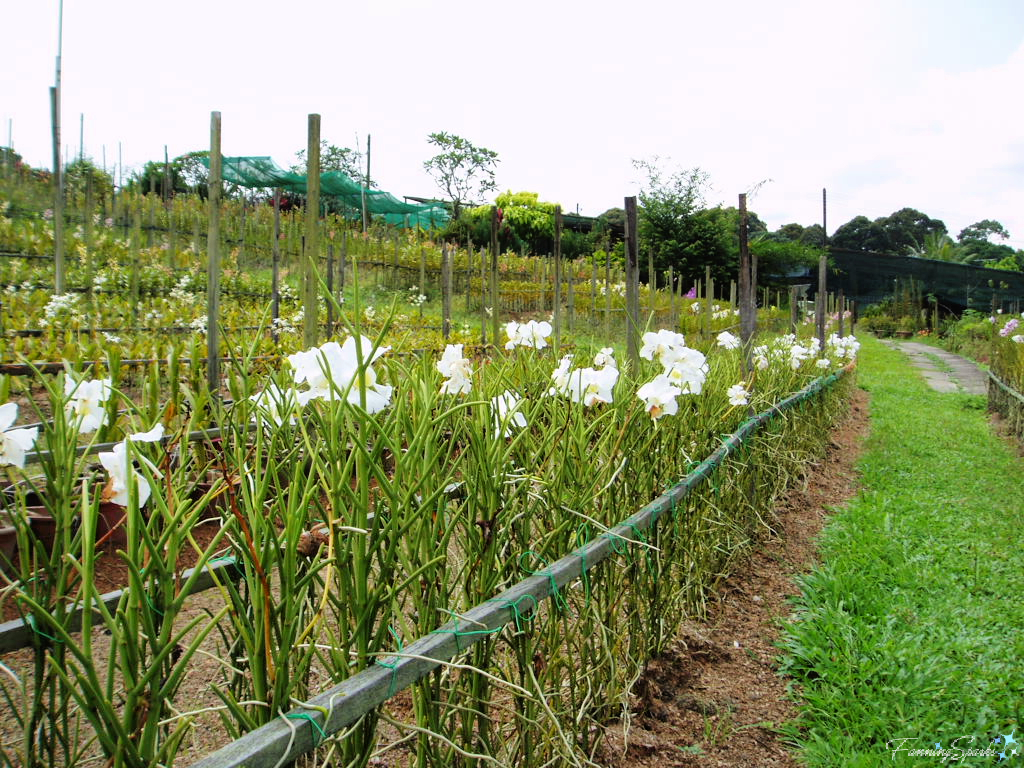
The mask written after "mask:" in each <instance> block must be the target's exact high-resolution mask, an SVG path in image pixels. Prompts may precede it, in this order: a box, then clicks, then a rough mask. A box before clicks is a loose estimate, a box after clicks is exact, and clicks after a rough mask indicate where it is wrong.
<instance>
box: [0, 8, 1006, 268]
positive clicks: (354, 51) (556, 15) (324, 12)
mask: <svg viewBox="0 0 1024 768" xmlns="http://www.w3.org/2000/svg"><path fill="white" fill-rule="evenodd" d="M57 6H58V0H32V1H31V2H21V1H20V0H3V2H2V3H0V7H2V18H3V21H4V26H5V28H6V31H7V34H5V54H6V56H5V58H6V61H7V62H8V74H7V75H5V76H4V77H3V79H2V80H0V120H2V123H0V143H6V142H7V131H8V126H10V128H11V130H12V136H13V144H14V147H15V149H16V150H17V151H19V152H20V153H22V155H24V157H25V159H26V160H27V161H28V162H30V163H31V164H33V165H36V166H44V167H49V165H50V164H51V161H50V158H51V149H50V122H49V120H50V115H49V93H48V89H49V86H51V85H52V84H53V79H54V64H55V56H56V52H57ZM63 68H64V69H63V121H64V126H65V130H64V137H63V138H64V142H65V144H66V145H67V147H68V151H69V152H70V153H71V154H72V155H76V154H77V152H78V147H79V116H80V115H81V114H84V115H85V120H84V123H85V131H84V135H85V138H84V148H85V152H86V154H87V155H90V156H92V157H93V158H94V159H95V160H96V161H97V163H99V162H101V161H102V158H103V151H104V147H105V150H106V162H107V165H108V167H109V166H111V165H113V164H114V163H116V161H117V157H118V145H119V143H120V146H121V153H122V157H123V163H124V166H125V168H126V169H129V168H131V167H134V166H138V165H141V164H142V163H144V162H145V161H146V160H150V159H162V157H163V148H164V145H167V147H168V151H169V152H170V154H171V156H172V157H173V156H175V155H178V154H182V153H184V152H187V151H190V150H195V149H205V148H208V146H209V124H210V112H211V111H213V110H219V111H220V112H221V113H222V115H223V130H224V139H223V150H224V153H225V154H227V155H270V156H272V157H273V158H274V159H275V160H276V161H277V162H278V163H279V164H281V165H288V164H290V163H291V162H293V160H294V153H295V151H296V150H298V149H300V148H302V147H304V146H305V142H306V116H307V114H309V113H310V112H318V113H319V114H320V115H321V116H322V132H323V137H324V138H325V139H327V140H328V141H330V142H331V143H333V144H337V145H340V146H355V143H356V142H357V141H359V142H361V143H365V141H366V136H367V134H371V135H372V137H373V160H372V171H373V176H374V178H375V180H376V181H377V182H378V183H379V185H380V186H381V188H383V189H386V190H388V191H390V192H392V193H394V194H396V195H398V196H401V195H423V196H429V195H435V194H437V190H436V188H435V187H434V184H433V182H432V181H431V180H430V178H429V177H428V176H426V174H425V173H424V171H423V168H422V165H423V161H424V160H426V159H427V158H428V157H430V155H431V154H433V152H432V149H431V147H430V146H429V145H428V144H427V141H426V138H427V135H428V134H429V133H430V132H432V131H448V132H450V133H456V134H459V135H461V136H464V137H466V138H468V139H469V140H471V141H473V142H474V143H476V144H479V145H482V146H485V147H488V148H490V149H493V150H495V151H497V152H498V153H499V156H500V159H501V163H500V165H499V168H498V175H497V180H498V183H499V185H500V186H501V187H502V188H506V189H513V190H531V191H535V192H539V193H540V195H541V197H542V199H546V200H552V201H555V202H560V203H562V205H563V206H564V207H565V208H566V209H568V210H575V209H576V208H577V206H578V207H579V210H580V212H581V213H584V214H590V215H596V214H598V213H600V212H601V211H603V210H605V209H607V208H610V207H613V206H621V205H622V199H623V197H624V196H626V195H631V194H636V193H637V191H638V189H639V187H638V182H639V181H640V179H639V177H638V174H637V172H636V171H635V170H634V168H633V166H632V163H631V160H632V159H634V158H650V157H652V156H660V157H662V158H667V162H668V163H669V165H670V167H677V168H690V167H693V166H699V167H700V168H702V169H703V170H705V171H706V172H707V173H708V174H709V175H710V178H711V181H712V184H713V189H712V190H711V193H710V202H712V203H718V202H722V203H726V204H730V205H735V200H736V195H737V194H738V193H740V192H744V191H747V190H750V189H753V188H755V187H756V188H757V192H756V195H755V196H754V197H753V198H752V200H751V207H752V208H753V210H755V211H756V212H757V213H758V214H759V215H760V216H761V217H762V218H763V219H764V220H765V221H766V222H767V223H768V225H769V226H770V227H771V228H773V229H774V228H776V227H778V226H780V225H782V224H785V223H787V222H791V221H796V222H799V223H801V224H804V225H809V224H812V223H815V222H820V221H821V190H822V188H823V187H824V188H827V189H828V199H829V210H828V225H829V231H830V232H831V231H834V230H835V228H836V227H837V226H838V225H840V224H842V223H843V222H845V221H848V220H849V219H851V218H852V217H854V216H856V215H858V214H863V215H866V216H868V217H871V218H875V217H878V216H886V215H888V214H890V213H892V212H893V211H895V210H897V209H899V208H902V207H905V206H910V207H914V208H918V209H919V210H921V211H923V212H925V213H926V214H928V215H929V216H932V217H935V218H940V219H942V220H944V221H945V222H946V225H947V227H948V228H949V230H950V231H951V233H952V234H953V235H956V233H958V232H959V230H960V229H961V228H963V227H964V226H966V225H968V224H971V223H973V222H975V221H978V220H980V219H996V220H998V221H1001V222H1002V223H1003V224H1004V225H1005V226H1006V227H1007V228H1008V229H1009V231H1010V233H1011V235H1012V238H1011V240H1010V244H1011V245H1013V246H1014V247H1016V248H1024V96H1022V94H1024V87H1022V86H1024V2H1022V0H974V1H972V2H968V1H967V0H858V2H855V3H851V2H832V0H807V1H806V2H805V1H803V0H792V1H785V0H778V1H776V2H765V1H764V0H756V1H750V0H732V2H701V3H696V2H690V1H689V0H675V1H674V2H670V1H668V0H663V1H662V2H652V1H650V0H634V2H632V3H622V2H616V3H611V2H606V0H588V2H566V1H565V0H551V1H550V2H546V3H542V2H534V0H524V1H522V2H516V3H487V2H467V1H466V0H446V2H443V3H441V2H425V1H424V0H419V1H418V2H414V1H413V0H369V1H368V2H362V3H345V2H326V1H324V2H314V1H312V0H291V2H269V1H266V0H246V2H241V1H239V0H204V1H203V2H200V1H199V0H176V2H162V3H158V2H153V1H152V0H150V1H148V2H141V1H140V0H89V1H88V2H86V0H65V8H64V48H63ZM766 180H767V181H766ZM760 182H766V183H764V184H761V185H760V186H758V184H759V183H760Z"/></svg>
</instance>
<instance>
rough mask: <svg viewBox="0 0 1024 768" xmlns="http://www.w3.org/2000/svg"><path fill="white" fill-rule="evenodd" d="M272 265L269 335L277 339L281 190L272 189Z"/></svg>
mask: <svg viewBox="0 0 1024 768" xmlns="http://www.w3.org/2000/svg"><path fill="white" fill-rule="evenodd" d="M271 253H272V254H273V267H272V271H271V276H270V303H271V314H272V315H273V318H272V320H271V326H270V328H271V335H272V336H273V338H274V343H275V344H276V343H277V339H278V330H277V327H278V323H277V321H278V319H280V317H281V190H280V189H278V188H275V189H274V244H273V247H272V248H271Z"/></svg>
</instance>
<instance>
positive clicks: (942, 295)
mask: <svg viewBox="0 0 1024 768" xmlns="http://www.w3.org/2000/svg"><path fill="white" fill-rule="evenodd" d="M829 260H830V261H831V262H832V269H831V270H830V271H829V272H830V273H829V278H828V280H829V290H830V291H837V290H839V289H840V288H842V289H843V291H844V293H845V295H846V297H847V298H849V299H853V300H855V301H857V302H858V303H862V304H878V303H881V302H882V301H884V300H885V298H886V297H888V296H892V295H893V294H894V293H895V292H896V285H897V282H899V283H902V284H904V285H906V284H907V282H908V281H910V280H911V279H913V280H914V281H915V282H917V283H918V284H919V285H920V286H921V290H922V292H923V293H924V294H925V295H928V294H931V295H933V296H935V297H936V298H937V299H938V300H939V304H940V305H942V306H943V307H948V308H950V309H954V310H957V311H960V310H963V309H978V310H982V311H987V310H989V309H991V308H992V307H993V305H994V306H996V307H999V306H1002V305H1003V302H1008V301H1022V300H1024V273H1021V272H1010V271H1008V270H1001V269H988V268H986V267H977V266H974V265H972V264H956V263H953V262H949V261H936V260H934V259H920V258H914V257H912V256H895V255H891V254H883V253H868V252H866V251H848V250H845V249H842V248H832V249H830V250H829Z"/></svg>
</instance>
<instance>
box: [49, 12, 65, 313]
mask: <svg viewBox="0 0 1024 768" xmlns="http://www.w3.org/2000/svg"><path fill="white" fill-rule="evenodd" d="M62 5H63V3H62ZM57 83H58V84H57V85H56V86H54V87H53V88H51V89H50V121H51V122H52V124H53V269H54V280H53V283H54V290H53V292H54V293H55V294H56V295H58V296H60V295H61V294H62V293H64V283H65V267H64V171H63V168H62V167H61V160H60V55H58V56H57Z"/></svg>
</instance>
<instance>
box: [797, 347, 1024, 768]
mask: <svg viewBox="0 0 1024 768" xmlns="http://www.w3.org/2000/svg"><path fill="white" fill-rule="evenodd" d="M859 381H860V383H861V385H862V386H863V387H864V388H865V389H867V390H868V391H869V392H870V395H871V435H870V437H869V439H868V442H867V444H866V450H865V453H864V455H863V456H862V458H861V460H860V463H859V469H860V471H861V473H862V482H863V487H862V490H861V492H860V493H859V494H858V496H857V497H856V498H855V499H854V500H853V501H852V502H851V503H849V504H848V505H846V506H845V507H844V508H842V509H841V510H839V511H838V512H837V513H836V514H835V516H834V517H833V518H832V520H831V521H830V523H829V525H828V527H827V528H826V530H825V532H824V534H823V537H822V540H821V559H822V562H821V565H820V566H819V567H817V568H816V569H815V570H814V571H813V572H811V573H810V574H808V575H807V576H806V577H804V578H803V579H802V581H801V584H800V586H801V588H802V595H801V596H800V597H799V598H798V599H797V601H796V604H795V609H796V612H795V615H794V616H793V617H792V619H791V621H790V622H789V623H788V624H787V626H786V634H785V639H784V653H785V656H784V664H783V668H784V671H785V672H786V673H788V674H789V675H791V676H792V677H793V679H794V680H795V681H796V682H797V683H799V686H800V688H799V693H798V696H799V700H800V701H801V704H802V709H801V712H802V714H801V718H800V720H799V721H798V722H797V723H794V724H793V725H792V726H791V727H790V728H789V729H788V734H789V735H790V736H791V737H792V738H793V740H794V743H795V744H796V745H797V747H798V750H799V755H800V757H801V758H802V759H803V760H805V761H806V763H807V764H808V765H810V766H830V767H832V766H875V765H883V764H884V765H926V764H933V765H934V764H940V761H941V760H942V758H941V757H936V756H930V757H924V756H913V755H911V753H910V751H909V750H913V749H924V748H931V749H934V748H935V745H936V744H940V745H941V747H942V749H943V750H952V751H951V752H950V753H949V754H952V755H958V753H957V752H956V750H958V749H959V750H963V751H966V750H969V749H974V750H985V749H986V748H989V749H994V750H995V751H996V752H997V753H998V752H1002V753H1003V754H1004V755H1006V757H1007V759H1005V760H1003V759H1001V758H1000V757H999V756H998V755H997V756H995V757H992V756H988V757H970V756H969V757H963V756H960V755H958V759H957V761H956V762H954V763H953V764H956V765H964V764H966V765H990V764H993V763H998V762H1001V763H1004V764H1007V765H1017V764H1019V765H1024V526H1022V522H1024V462H1022V461H1021V460H1020V459H1019V458H1017V457H1016V456H1015V455H1014V454H1013V452H1012V451H1011V450H1010V449H1009V448H1008V447H1007V446H1006V445H1005V444H1004V443H1002V442H1001V441H1000V440H999V439H998V438H997V437H995V436H994V435H993V434H992V433H991V431H990V430H989V427H988V423H987V420H986V411H985V400H984V398H983V397H980V396H970V395H963V394H939V393H937V392H933V391H932V390H930V389H928V388H927V386H926V385H925V383H924V381H923V380H922V379H921V377H920V376H919V375H918V374H917V373H916V372H914V371H913V370H912V369H911V367H910V365H909V364H908V363H907V362H906V360H905V358H904V357H903V356H902V355H901V354H899V353H898V352H894V351H892V350H889V349H887V348H885V347H883V346H882V345H881V344H880V343H879V342H877V341H874V340H870V339H869V340H868V341H866V342H865V344H864V346H863V348H862V350H861V358H860V366H859ZM1011 732H1015V733H1013V738H1014V739H1016V740H1017V741H1020V742H1022V744H1017V745H1014V744H1013V743H1012V742H1010V743H1009V746H1004V742H1005V739H1003V738H1000V739H999V740H998V743H997V744H992V740H993V739H995V738H996V737H997V736H1000V735H1005V734H1011ZM971 737H974V738H973V741H972V738H971ZM904 739H905V740H906V741H903V742H902V743H897V742H896V740H904ZM897 747H902V749H903V750H904V751H897V752H893V749H894V748H897ZM1014 749H1016V751H1017V755H1016V756H1013V755H1012V752H1013V750H1014ZM894 756H895V759H894ZM941 764H949V762H945V763H941Z"/></svg>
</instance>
